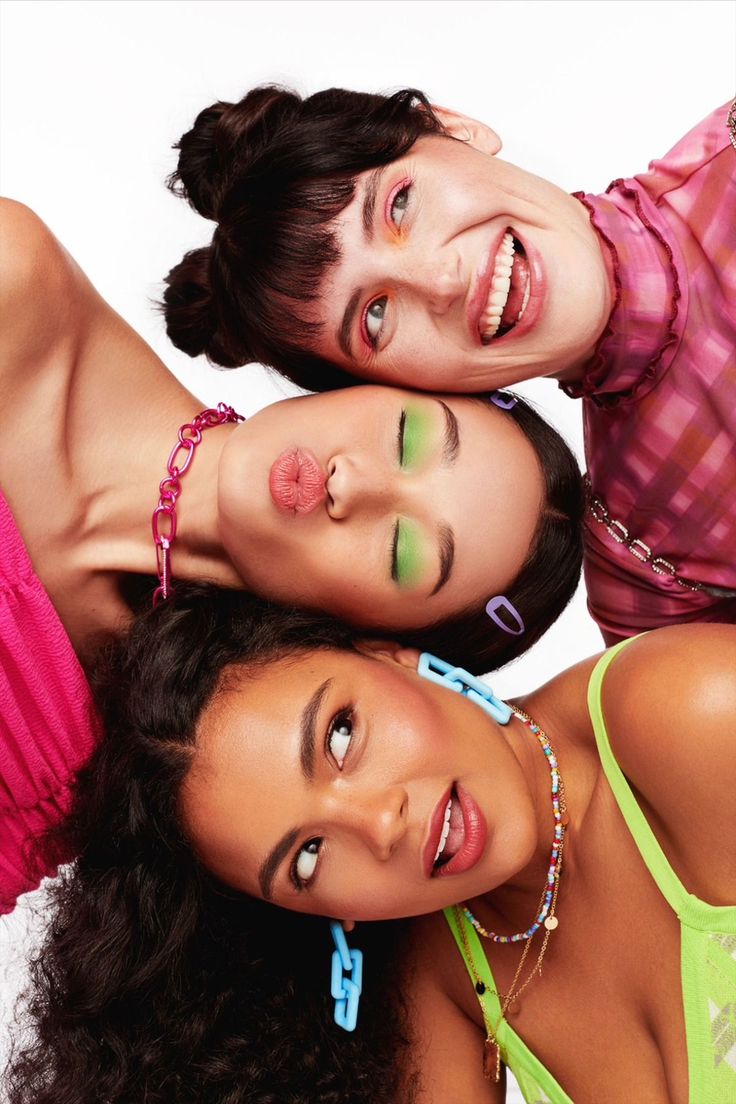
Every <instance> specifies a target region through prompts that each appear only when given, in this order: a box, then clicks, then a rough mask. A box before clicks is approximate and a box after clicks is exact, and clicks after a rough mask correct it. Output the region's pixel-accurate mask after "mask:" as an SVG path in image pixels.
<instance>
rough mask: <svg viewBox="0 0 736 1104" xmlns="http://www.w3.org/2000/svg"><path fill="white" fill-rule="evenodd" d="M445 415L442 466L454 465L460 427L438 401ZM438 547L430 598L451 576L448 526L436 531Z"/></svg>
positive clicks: (452, 552) (452, 546) (451, 541)
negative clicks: (433, 583) (437, 565)
mask: <svg viewBox="0 0 736 1104" xmlns="http://www.w3.org/2000/svg"><path fill="white" fill-rule="evenodd" d="M437 402H438V403H439V404H440V406H441V407H442V412H443V413H444V415H445V435H444V440H443V442H442V461H443V463H444V464H454V463H455V461H456V460H457V458H458V455H459V453H460V427H459V425H458V421H457V418H456V417H455V414H454V412H453V411H452V410H451V409H450V407H449V406H448V405H447V403H446V402H443V401H442V399H438V400H437ZM438 535H439V546H440V574H439V578H438V579H437V582H436V583H435V586H434V589H433V590H432V591H431V593H430V595H429V596H430V598H432V597H434V595H435V594H438V593H439V591H441V590H442V588H443V586H444V585H445V583H446V582H447V580H448V579H449V578H450V575H451V574H452V565H453V563H454V561H455V534H454V533H453V531H452V527H451V526H450V525H445V524H444V523H440V525H439V529H438Z"/></svg>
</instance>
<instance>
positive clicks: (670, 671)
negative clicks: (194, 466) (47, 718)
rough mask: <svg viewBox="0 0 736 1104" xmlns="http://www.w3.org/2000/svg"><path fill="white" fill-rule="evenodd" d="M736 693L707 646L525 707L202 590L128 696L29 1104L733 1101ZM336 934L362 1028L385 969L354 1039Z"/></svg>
mask: <svg viewBox="0 0 736 1104" xmlns="http://www.w3.org/2000/svg"><path fill="white" fill-rule="evenodd" d="M735 662H736V630H734V628H732V627H730V626H685V627H676V628H672V629H666V630H661V631H659V632H657V633H653V634H650V635H649V636H645V637H642V638H639V639H636V640H634V641H630V642H627V643H626V644H625V645H621V646H619V647H617V648H615V649H612V650H611V651H609V652H608V653H606V654H604V655H603V656H602V657H594V658H593V659H591V660H586V661H584V662H583V663H581V664H579V665H578V666H577V667H575V668H573V669H572V670H570V671H567V672H564V673H563V674H562V675H560V676H558V677H557V678H555V679H553V680H552V681H551V682H550V683H548V684H547V685H546V686H543V687H542V688H541V689H540V690H537V691H535V692H534V693H532V694H530V695H529V696H527V697H525V698H523V699H521V700H520V701H518V702H512V703H510V704H509V705H506V704H505V703H503V702H500V701H498V700H497V699H495V698H494V697H493V694H492V692H491V691H490V689H489V688H487V687H484V686H483V684H481V683H480V682H479V681H478V680H475V679H473V678H472V677H471V676H469V675H468V674H467V672H463V671H460V670H458V669H456V668H455V669H452V668H449V665H447V664H443V663H442V662H441V661H440V660H437V659H436V658H434V657H431V656H427V655H426V654H425V655H421V656H420V655H419V653H418V652H416V651H415V650H414V649H411V648H409V647H406V646H403V645H398V644H393V643H391V642H388V641H382V642H366V641H357V640H356V639H355V637H354V634H353V633H351V632H350V631H349V630H347V629H346V628H343V627H341V626H340V625H337V624H335V623H331V622H329V621H327V620H325V619H319V618H313V617H310V616H309V615H307V614H304V613H296V614H291V613H289V612H286V611H284V610H278V609H275V608H273V607H269V606H266V605H265V604H264V603H262V602H259V601H258V600H256V599H253V598H250V597H248V596H247V595H239V596H236V597H235V598H233V596H228V595H219V596H218V595H217V594H213V593H208V592H206V591H194V592H189V593H188V592H187V591H186V589H185V588H182V589H181V590H180V592H179V593H178V594H177V595H176V596H175V598H174V601H173V602H172V603H171V604H167V605H163V606H161V607H159V608H158V609H157V610H154V611H153V612H151V613H150V614H148V615H147V616H146V617H145V618H144V619H142V620H141V621H140V622H139V623H138V624H137V625H136V626H135V628H134V630H133V633H132V635H131V637H130V640H129V641H128V643H126V644H123V645H120V646H119V647H118V650H117V653H116V654H115V655H113V656H112V658H111V661H110V666H109V668H108V671H107V673H106V674H105V675H103V676H102V679H101V683H100V686H99V689H100V701H101V707H102V709H103V711H104V717H105V721H106V724H107V728H108V732H107V738H106V740H105V741H104V742H103V744H102V745H101V747H100V748H99V750H98V752H97V754H96V756H95V759H94V760H93V762H92V764H91V765H90V767H89V768H88V769H87V770H86V771H85V772H84V774H83V776H82V779H81V782H80V786H79V790H78V793H77V800H76V804H75V811H74V815H73V817H72V818H71V820H70V821H69V824H68V829H67V830H68V832H69V834H70V837H71V841H72V844H73V846H74V848H75V849H76V850H77V851H78V852H79V858H78V860H77V863H76V865H75V867H74V868H73V869H71V870H70V871H68V872H67V873H66V875H65V876H64V877H63V878H62V879H61V880H60V882H59V883H58V885H57V886H56V888H55V890H54V894H55V898H56V912H55V914H54V916H53V920H52V922H51V926H50V929H49V934H48V939H47V942H46V946H45V948H44V949H43V950H42V952H41V953H40V956H39V958H38V961H37V963H36V967H35V990H34V993H33V996H32V1004H31V1009H32V1013H33V1017H34V1020H35V1031H36V1036H35V1041H34V1043H33V1044H32V1045H30V1046H29V1047H28V1048H27V1049H26V1050H25V1051H24V1052H23V1053H22V1054H20V1055H19V1056H18V1057H17V1059H16V1062H15V1066H14V1070H13V1074H12V1078H11V1081H10V1083H9V1085H10V1097H9V1099H10V1101H11V1104H30V1102H31V1101H32V1102H33V1104H52V1102H53V1104H58V1102H59V1101H64V1102H65V1104H88V1102H89V1104H91V1102H92V1101H95V1102H97V1101H102V1100H104V1101H106V1104H117V1102H123V1101H126V1102H127V1101H139V1100H146V1101H147V1102H149V1104H158V1102H159V1101H160V1102H161V1104H164V1102H166V1104H179V1102H184V1101H192V1102H194V1101H197V1102H201V1101H211V1102H218V1104H225V1102H228V1104H236V1102H245V1101H247V1102H249V1104H266V1102H269V1104H275V1102H276V1101H278V1102H280V1104H281V1102H285V1101H288V1102H290V1104H323V1102H330V1104H337V1102H338V1101H339V1102H345V1101H350V1102H351V1104H359V1102H363V1101H364V1102H366V1104H368V1102H370V1104H383V1102H386V1104H389V1102H391V1104H396V1102H398V1101H437V1102H438V1104H439V1102H440V1101H445V1100H448V1099H450V1100H458V1101H469V1100H474V1101H485V1100H487V1101H501V1100H503V1098H504V1067H505V1065H508V1066H509V1067H511V1068H512V1069H513V1070H514V1073H515V1074H516V1076H517V1079H518V1081H519V1084H520V1085H521V1087H522V1090H523V1092H524V1094H525V1097H526V1099H527V1100H528V1101H530V1102H531V1101H537V1100H546V1101H549V1102H551V1104H568V1102H569V1101H570V1100H573V1099H574V1100H606V1101H607V1102H610V1104H619V1102H620V1104H624V1102H626V1104H628V1102H629V1101H631V1100H632V1099H637V1100H645V1099H646V1100H651V1101H655V1100H656V1101H665V1100H668V1101H677V1102H680V1101H682V1102H684V1101H687V1100H691V1101H696V1100H697V1101H699V1102H701V1101H702V1102H705V1101H713V1102H715V1101H723V1100H728V1099H731V1098H732V1097H733V1096H734V1092H735V1091H736V1068H735V1067H734V1063H733V1061H732V1053H731V1051H732V1041H733V1040H732V1032H731V1029H730V1026H729V1024H730V1016H731V1013H730V1009H731V1007H732V1004H733V1000H734V997H735V996H736V962H734V957H733V953H732V952H733V944H734V938H735V937H736V905H735V904H734V902H735V901H736V869H734V863H733V847H732V840H733V839H734V836H736V819H735V818H736V807H735V806H734V802H733V793H734V788H735V785H736V774H735V772H736V757H735V756H734V747H733V740H732V738H731V735H730V732H731V728H732V718H733V712H734V708H735V707H736V685H735V684H734V679H733V669H734V663H735ZM662 749H664V752H663V750H662ZM683 779H687V786H686V790H684V789H683ZM458 902H460V903H459V904H458ZM319 917H330V918H332V920H333V921H339V922H341V924H342V927H343V929H344V931H347V932H348V933H349V940H350V944H351V954H350V958H349V960H348V966H349V968H348V969H345V967H344V966H342V967H340V968H339V969H338V971H337V978H336V981H337V986H336V990H337V991H336V994H335V995H336V997H337V999H338V1003H339V1004H340V1002H344V1001H345V1000H346V998H350V999H351V1000H352V1003H353V1005H354V1004H355V1000H354V998H355V991H356V989H359V988H360V985H359V977H358V975H359V973H360V964H359V962H358V959H357V957H356V956H355V948H356V946H357V947H361V948H362V950H363V952H364V962H363V969H362V974H363V992H362V994H360V998H359V1004H360V1007H359V1011H358V1020H357V1028H356V1029H355V1030H354V1031H353V1032H350V1033H348V1032H345V1031H343V1030H342V1029H341V1028H340V1027H338V1026H336V1025H335V1024H334V1023H332V1022H331V1020H332V1015H333V1004H332V999H331V997H330V993H329V988H328V985H329V938H328V926H327V923H326V921H325V920H319V919H318V918H319ZM356 925H357V927H356ZM337 942H338V944H339V943H341V940H340V939H339V938H338V940H337ZM338 954H339V952H338ZM542 967H543V968H542ZM343 970H345V972H344V973H343ZM351 975H352V976H351ZM348 981H350V982H352V986H353V987H352V988H351V987H350V986H349V985H348ZM334 982H335V975H334V969H333V984H334ZM352 1010H353V1011H354V1008H353V1009H352ZM349 1011H350V1010H349V1009H346V1008H345V1007H343V1006H342V1005H341V1006H340V1007H338V1009H337V1018H338V1020H339V1021H342V1022H344V1021H345V1018H346V1012H349ZM347 1026H348V1027H349V1026H350V1024H349V1023H348V1024H347Z"/></svg>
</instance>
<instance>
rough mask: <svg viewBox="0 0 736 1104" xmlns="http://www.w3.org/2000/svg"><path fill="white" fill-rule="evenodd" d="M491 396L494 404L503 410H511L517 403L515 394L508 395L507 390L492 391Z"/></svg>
mask: <svg viewBox="0 0 736 1104" xmlns="http://www.w3.org/2000/svg"><path fill="white" fill-rule="evenodd" d="M489 397H490V400H491V402H492V403H493V405H494V406H498V407H500V408H501V410H511V408H512V407H513V406H516V403H517V400H516V399H515V398H514V396H513V395H507V394H506V392H505V391H491V394H490V396H489Z"/></svg>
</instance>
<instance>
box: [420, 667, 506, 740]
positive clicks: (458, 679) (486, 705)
mask: <svg viewBox="0 0 736 1104" xmlns="http://www.w3.org/2000/svg"><path fill="white" fill-rule="evenodd" d="M417 673H418V674H420V675H421V676H422V678H426V679H429V681H430V682H436V683H437V685H438V686H446V687H447V689H448V690H454V691H455V692H456V693H457V694H462V695H463V696H464V697H466V698H469V699H470V701H474V702H475V704H476V705H479V706H480V707H481V709H483V710H484V711H485V712H486V713H488V714H489V715H490V716H491V717H493V719H494V721H497V722H498V724H502V725H506V724H508V723H509V721H510V719H511V715H512V713H513V710H512V709H511V708H510V707H509V706H508V705H506V702H502V701H501V699H500V698H497V697H496V695H495V694H494V693H493V691H492V690H491V688H490V686H487V685H486V683H484V682H482V681H481V679H479V678H476V677H475V675H471V674H470V672H469V671H466V670H464V669H463V668H462V667H452V666H451V665H450V664H449V663H445V661H444V659H438V658H437V656H433V655H430V653H429V652H422V654H421V655H420V657H419V663H418V665H417Z"/></svg>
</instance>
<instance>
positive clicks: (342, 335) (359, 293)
mask: <svg viewBox="0 0 736 1104" xmlns="http://www.w3.org/2000/svg"><path fill="white" fill-rule="evenodd" d="M362 298H363V288H358V289H357V290H356V291H354V292H353V294H352V295H351V296H350V299H349V301H348V305H347V306H346V308H345V313H344V314H343V316H342V322H341V323H340V328H339V329H338V331H337V344H338V345H339V346H340V348H341V349H342V351H343V353H344V354H345V356H346V357H347V358H348V359H349V360H350V359H351V358H352V355H353V346H352V344H351V341H350V335H351V333H352V329H353V319H354V318H355V312H356V311H357V309H358V304H359V303H360V301H361V299H362Z"/></svg>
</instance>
